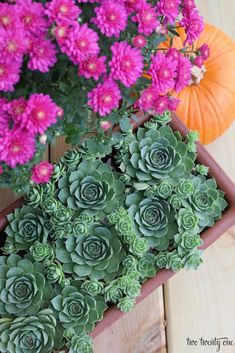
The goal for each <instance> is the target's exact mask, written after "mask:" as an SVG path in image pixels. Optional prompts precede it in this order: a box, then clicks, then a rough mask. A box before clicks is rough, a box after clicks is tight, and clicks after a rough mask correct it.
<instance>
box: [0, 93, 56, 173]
mask: <svg viewBox="0 0 235 353" xmlns="http://www.w3.org/2000/svg"><path fill="white" fill-rule="evenodd" d="M62 113H63V112H62V110H61V109H60V108H59V107H58V106H57V105H56V104H55V103H54V102H53V101H52V99H51V98H50V96H48V95H44V94H33V95H31V96H30V98H29V99H28V100H25V99H24V98H22V97H21V98H18V99H15V100H13V101H11V102H8V101H7V100H6V99H0V162H1V163H5V164H6V165H8V166H9V167H11V168H15V167H16V166H17V165H22V164H25V163H27V162H29V161H30V160H31V159H32V158H33V156H34V154H35V148H36V141H37V139H38V137H39V138H40V135H42V134H44V133H45V132H46V131H47V129H48V128H49V127H50V126H51V125H53V124H55V123H56V122H57V118H58V117H60V116H61V115H62Z"/></svg>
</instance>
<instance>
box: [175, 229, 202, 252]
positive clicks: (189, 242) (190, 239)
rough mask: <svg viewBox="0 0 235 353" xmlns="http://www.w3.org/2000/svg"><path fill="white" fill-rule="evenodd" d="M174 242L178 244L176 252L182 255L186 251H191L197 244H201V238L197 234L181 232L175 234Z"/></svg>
mask: <svg viewBox="0 0 235 353" xmlns="http://www.w3.org/2000/svg"><path fill="white" fill-rule="evenodd" d="M174 239H175V243H176V244H177V246H178V248H177V249H178V253H179V254H180V255H184V254H187V253H192V252H194V251H195V250H197V248H198V247H199V246H201V245H202V244H203V241H202V239H201V238H200V235H199V234H193V233H190V232H185V233H183V234H176V235H175V237H174Z"/></svg>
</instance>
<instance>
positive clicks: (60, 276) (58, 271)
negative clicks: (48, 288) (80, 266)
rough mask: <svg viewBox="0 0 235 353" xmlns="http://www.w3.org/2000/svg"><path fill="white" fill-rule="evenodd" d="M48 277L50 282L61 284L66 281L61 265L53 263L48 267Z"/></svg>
mask: <svg viewBox="0 0 235 353" xmlns="http://www.w3.org/2000/svg"><path fill="white" fill-rule="evenodd" d="M46 277H47V280H48V282H50V283H56V282H58V283H59V284H61V283H62V281H63V280H64V273H63V269H62V266H61V264H60V263H57V262H56V263H51V264H49V265H48V266H47V267H46Z"/></svg>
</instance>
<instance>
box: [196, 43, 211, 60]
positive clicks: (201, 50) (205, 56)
mask: <svg viewBox="0 0 235 353" xmlns="http://www.w3.org/2000/svg"><path fill="white" fill-rule="evenodd" d="M198 51H199V53H200V54H201V56H202V58H203V60H207V59H208V58H209V56H210V48H209V46H208V45H207V44H206V43H204V44H203V45H202V46H201V47H200V48H198Z"/></svg>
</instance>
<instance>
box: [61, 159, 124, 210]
mask: <svg viewBox="0 0 235 353" xmlns="http://www.w3.org/2000/svg"><path fill="white" fill-rule="evenodd" d="M118 179H119V175H118V173H115V172H112V169H111V168H110V166H108V165H107V164H104V163H102V162H101V161H99V160H96V161H94V162H88V161H83V162H82V163H80V164H79V165H78V166H76V167H72V168H69V169H68V171H67V172H66V175H65V176H64V177H63V178H61V179H60V180H59V183H58V187H59V190H60V191H59V194H58V197H59V199H60V201H61V202H62V203H63V204H64V205H66V206H67V207H69V208H71V209H73V210H80V211H86V212H87V213H89V214H96V213H101V212H102V213H111V212H112V211H114V210H115V209H117V208H118V207H119V206H120V205H121V204H122V202H123V200H124V193H123V190H124V184H123V183H122V182H121V181H120V180H118Z"/></svg>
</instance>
